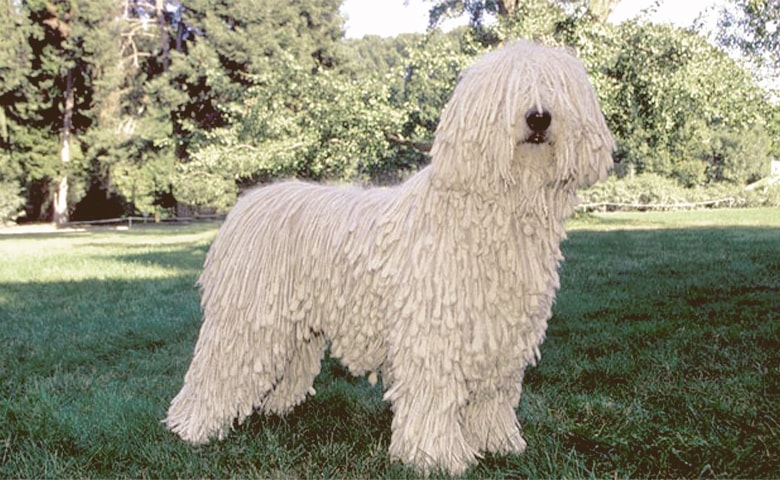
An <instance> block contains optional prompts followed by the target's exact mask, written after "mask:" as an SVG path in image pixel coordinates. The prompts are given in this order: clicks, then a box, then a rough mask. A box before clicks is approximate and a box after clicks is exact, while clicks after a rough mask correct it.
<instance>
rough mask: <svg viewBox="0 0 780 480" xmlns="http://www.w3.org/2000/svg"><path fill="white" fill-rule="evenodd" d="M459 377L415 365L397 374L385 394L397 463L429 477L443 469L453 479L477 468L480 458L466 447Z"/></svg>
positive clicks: (462, 396) (396, 372)
mask: <svg viewBox="0 0 780 480" xmlns="http://www.w3.org/2000/svg"><path fill="white" fill-rule="evenodd" d="M405 360H406V362H407V363H408V358H407V359H405ZM402 361H403V360H402ZM429 367H430V365H429ZM453 375H454V373H450V375H449V376H448V375H447V374H445V373H443V372H441V371H440V370H439V369H438V368H425V367H423V368H420V366H412V365H406V366H404V367H403V368H401V369H395V372H394V375H393V376H394V384H393V386H392V387H391V388H390V389H389V390H388V391H387V393H386V394H385V399H387V400H390V401H391V402H392V406H393V423H392V438H391V442H390V456H391V457H392V458H393V459H395V460H400V461H401V462H403V463H406V464H409V465H414V466H415V467H417V468H418V469H420V470H421V471H423V472H425V473H428V472H432V471H435V470H437V469H441V470H444V471H446V472H448V473H450V474H453V475H458V474H461V473H463V472H465V471H466V469H467V468H468V467H469V466H471V465H473V464H474V463H476V460H477V457H478V456H479V453H478V452H477V451H476V450H474V449H473V448H472V447H471V446H470V445H469V443H468V442H467V441H466V439H465V437H464V435H463V430H462V427H461V423H460V413H459V412H460V408H462V404H463V403H465V398H466V393H465V391H464V390H465V388H464V384H463V382H458V381H457V379H455V378H450V377H452V376H453Z"/></svg>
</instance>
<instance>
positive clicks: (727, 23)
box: [717, 0, 780, 79]
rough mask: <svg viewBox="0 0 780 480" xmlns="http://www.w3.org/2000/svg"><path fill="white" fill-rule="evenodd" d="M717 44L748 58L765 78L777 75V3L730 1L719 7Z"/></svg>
mask: <svg viewBox="0 0 780 480" xmlns="http://www.w3.org/2000/svg"><path fill="white" fill-rule="evenodd" d="M718 27H719V31H718V35H717V38H718V41H719V43H720V44H721V45H723V46H724V47H726V48H729V49H734V50H737V51H739V52H741V53H742V54H744V55H746V56H747V57H748V58H749V59H751V61H752V63H753V64H754V66H755V67H757V68H758V69H764V70H765V76H766V78H770V79H771V78H774V79H776V78H777V76H778V75H779V74H780V2H777V1H776V0H733V2H732V3H731V4H730V5H727V6H724V7H722V9H721V11H720V17H719V19H718Z"/></svg>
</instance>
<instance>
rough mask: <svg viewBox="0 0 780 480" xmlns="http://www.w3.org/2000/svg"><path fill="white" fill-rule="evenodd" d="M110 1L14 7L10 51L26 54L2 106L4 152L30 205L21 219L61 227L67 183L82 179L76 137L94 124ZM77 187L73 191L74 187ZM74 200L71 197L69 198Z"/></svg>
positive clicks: (66, 211)
mask: <svg viewBox="0 0 780 480" xmlns="http://www.w3.org/2000/svg"><path fill="white" fill-rule="evenodd" d="M112 6H113V2H112V1H110V0H99V1H95V2H84V3H83V4H82V3H79V2H75V1H60V2H50V1H41V0H38V1H20V2H14V12H15V15H17V21H21V20H20V19H24V22H25V24H26V25H27V28H26V29H22V32H20V33H19V34H20V35H23V38H21V37H20V38H18V39H17V41H18V45H24V48H26V49H29V50H28V51H29V52H30V64H29V68H28V69H26V70H25V74H24V81H23V82H21V83H20V84H19V85H20V86H18V87H17V88H15V89H14V92H15V93H14V96H13V98H12V99H11V101H10V102H9V103H8V104H7V105H6V114H7V115H6V116H7V118H8V119H9V122H8V125H9V135H8V142H7V145H6V146H5V147H6V148H5V152H6V153H7V154H9V153H10V154H12V156H13V162H14V163H16V164H17V165H18V176H19V178H20V180H21V182H22V185H23V186H24V188H25V189H26V190H27V195H28V196H29V198H31V199H32V201H31V202H30V205H29V206H28V207H29V208H28V211H27V216H28V218H32V219H48V218H51V219H54V220H55V221H56V222H57V223H62V222H65V221H67V219H68V215H69V213H70V209H71V207H72V205H73V204H74V195H72V193H74V192H73V191H72V188H71V187H72V180H74V179H75V180H83V178H79V177H80V176H81V172H82V170H83V169H82V168H81V165H79V164H78V163H79V162H80V161H81V160H82V159H83V153H84V145H83V144H82V143H81V142H80V140H81V136H82V135H83V134H84V133H85V132H86V131H87V130H88V129H89V128H90V126H91V125H92V124H93V122H94V118H95V117H94V114H95V111H94V108H93V107H94V103H93V99H94V94H95V91H96V88H98V86H97V85H98V84H99V82H100V81H101V78H102V76H103V72H104V66H105V64H104V61H105V59H106V58H107V56H108V55H107V49H108V48H110V45H111V42H107V41H106V39H107V38H111V36H112V31H111V28H110V25H111V22H110V21H111V19H112V17H113V13H114V12H115V10H113V9H112ZM79 188H80V186H79ZM76 193H78V192H76Z"/></svg>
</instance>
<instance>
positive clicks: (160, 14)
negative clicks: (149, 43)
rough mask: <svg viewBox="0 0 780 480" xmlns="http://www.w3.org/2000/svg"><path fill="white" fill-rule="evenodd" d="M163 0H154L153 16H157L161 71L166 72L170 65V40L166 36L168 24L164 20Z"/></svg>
mask: <svg viewBox="0 0 780 480" xmlns="http://www.w3.org/2000/svg"><path fill="white" fill-rule="evenodd" d="M164 7H165V2H164V0H156V2H155V16H156V17H157V28H158V30H159V33H160V50H161V56H162V66H163V71H164V72H167V71H168V69H169V68H170V66H171V40H170V37H169V36H168V25H167V22H166V20H165V10H164Z"/></svg>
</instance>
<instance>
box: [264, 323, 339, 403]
mask: <svg viewBox="0 0 780 480" xmlns="http://www.w3.org/2000/svg"><path fill="white" fill-rule="evenodd" d="M326 347H327V341H326V339H325V337H324V336H323V335H319V334H317V335H312V336H310V337H309V338H308V339H301V340H296V341H295V342H294V346H293V347H292V348H291V349H290V351H289V352H288V359H287V362H286V364H285V365H284V367H283V368H282V369H281V371H280V372H279V373H280V377H279V380H278V382H277V383H276V385H274V387H273V389H272V390H271V391H270V392H269V393H268V396H267V397H266V398H265V399H264V401H263V404H262V409H263V411H265V412H266V413H275V414H285V413H287V412H289V411H290V410H292V408H293V407H295V406H296V405H298V404H300V403H301V402H303V401H304V399H305V398H306V394H307V393H311V394H313V393H314V389H313V387H312V385H313V384H314V378H315V377H316V376H317V375H318V374H319V373H320V366H321V363H322V358H323V357H324V355H325V349H326Z"/></svg>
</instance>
